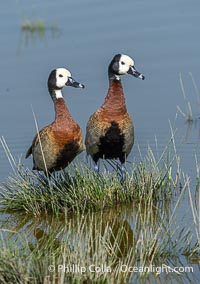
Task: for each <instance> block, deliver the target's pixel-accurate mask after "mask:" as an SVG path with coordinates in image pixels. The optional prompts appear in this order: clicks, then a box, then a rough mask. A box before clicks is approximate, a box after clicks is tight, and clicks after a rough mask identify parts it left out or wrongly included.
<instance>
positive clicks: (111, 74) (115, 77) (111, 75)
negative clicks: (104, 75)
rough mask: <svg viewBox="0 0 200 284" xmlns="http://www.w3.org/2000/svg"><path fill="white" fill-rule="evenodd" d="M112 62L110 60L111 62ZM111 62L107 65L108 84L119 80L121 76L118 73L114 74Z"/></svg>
mask: <svg viewBox="0 0 200 284" xmlns="http://www.w3.org/2000/svg"><path fill="white" fill-rule="evenodd" d="M111 64H112V62H111ZM111 64H110V65H109V67H108V78H109V84H110V85H111V84H112V83H113V81H121V78H120V76H119V75H117V74H115V73H114V71H113V69H112V66H111Z"/></svg>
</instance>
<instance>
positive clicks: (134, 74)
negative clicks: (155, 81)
mask: <svg viewBox="0 0 200 284" xmlns="http://www.w3.org/2000/svg"><path fill="white" fill-rule="evenodd" d="M127 73H128V74H130V75H133V76H135V77H136V78H138V79H142V80H144V79H145V77H144V75H143V74H141V73H140V72H138V71H137V70H136V69H135V67H133V66H131V67H130V68H129V70H128V72H127Z"/></svg>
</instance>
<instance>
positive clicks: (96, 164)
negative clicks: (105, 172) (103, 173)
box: [94, 162, 99, 173]
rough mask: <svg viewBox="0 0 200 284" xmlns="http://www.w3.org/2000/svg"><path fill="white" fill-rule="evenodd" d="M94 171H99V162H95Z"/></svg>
mask: <svg viewBox="0 0 200 284" xmlns="http://www.w3.org/2000/svg"><path fill="white" fill-rule="evenodd" d="M94 171H95V173H99V164H98V162H94Z"/></svg>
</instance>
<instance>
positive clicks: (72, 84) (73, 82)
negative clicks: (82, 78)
mask: <svg viewBox="0 0 200 284" xmlns="http://www.w3.org/2000/svg"><path fill="white" fill-rule="evenodd" d="M65 85H66V86H70V87H74V88H85V86H84V85H83V84H81V83H78V82H77V81H76V80H74V79H73V78H72V77H69V78H68V80H67V83H66V84H65Z"/></svg>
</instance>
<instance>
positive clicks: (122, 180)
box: [120, 163, 126, 184]
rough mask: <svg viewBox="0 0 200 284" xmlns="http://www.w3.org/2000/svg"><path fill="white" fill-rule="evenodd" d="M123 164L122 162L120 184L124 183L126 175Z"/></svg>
mask: <svg viewBox="0 0 200 284" xmlns="http://www.w3.org/2000/svg"><path fill="white" fill-rule="evenodd" d="M124 165H125V164H124V163H121V179H120V182H121V184H123V183H124V181H125V177H126V169H125V166H124Z"/></svg>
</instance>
